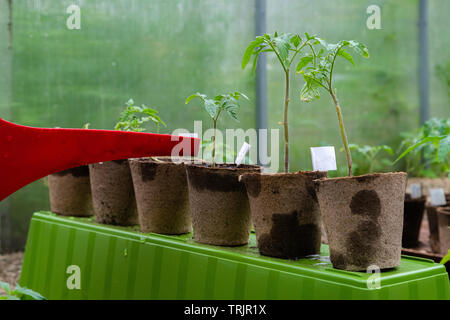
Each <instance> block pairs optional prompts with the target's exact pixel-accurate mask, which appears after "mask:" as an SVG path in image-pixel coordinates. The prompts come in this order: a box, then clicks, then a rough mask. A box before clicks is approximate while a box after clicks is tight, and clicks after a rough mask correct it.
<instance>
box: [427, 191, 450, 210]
mask: <svg viewBox="0 0 450 320" xmlns="http://www.w3.org/2000/svg"><path fill="white" fill-rule="evenodd" d="M430 204H431V205H432V206H445V205H446V204H447V201H446V200H445V193H444V189H442V188H437V189H430Z"/></svg>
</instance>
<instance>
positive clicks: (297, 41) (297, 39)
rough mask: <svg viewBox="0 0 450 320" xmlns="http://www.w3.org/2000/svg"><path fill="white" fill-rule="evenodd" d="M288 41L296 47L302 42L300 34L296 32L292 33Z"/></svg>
mask: <svg viewBox="0 0 450 320" xmlns="http://www.w3.org/2000/svg"><path fill="white" fill-rule="evenodd" d="M290 42H291V43H292V44H293V45H294V46H295V47H298V46H299V45H300V43H301V42H302V39H301V38H300V36H299V35H298V34H296V35H294V36H293V37H292V38H291V40H290Z"/></svg>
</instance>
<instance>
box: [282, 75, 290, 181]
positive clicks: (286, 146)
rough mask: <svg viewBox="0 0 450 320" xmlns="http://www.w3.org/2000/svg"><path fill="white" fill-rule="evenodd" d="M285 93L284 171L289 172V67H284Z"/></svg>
mask: <svg viewBox="0 0 450 320" xmlns="http://www.w3.org/2000/svg"><path fill="white" fill-rule="evenodd" d="M285 75H286V93H285V97H284V118H283V125H284V172H289V127H288V106H289V69H286V73H285Z"/></svg>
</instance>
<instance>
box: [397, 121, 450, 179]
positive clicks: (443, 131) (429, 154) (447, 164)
mask: <svg viewBox="0 0 450 320" xmlns="http://www.w3.org/2000/svg"><path fill="white" fill-rule="evenodd" d="M399 152H402V153H401V154H400V156H399V157H398V158H397V159H396V160H395V162H398V161H399V160H401V159H403V158H405V162H406V171H407V172H408V174H410V175H411V176H414V177H429V178H438V177H442V176H444V175H449V177H450V118H447V119H437V118H432V119H430V120H428V121H427V122H425V124H424V125H423V126H422V127H421V128H420V129H419V130H417V132H414V133H411V134H408V135H406V138H405V139H404V140H403V142H402V144H401V145H400V147H399Z"/></svg>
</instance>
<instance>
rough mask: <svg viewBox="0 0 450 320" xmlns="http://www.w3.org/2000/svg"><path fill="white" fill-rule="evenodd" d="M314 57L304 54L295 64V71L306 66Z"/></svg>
mask: <svg viewBox="0 0 450 320" xmlns="http://www.w3.org/2000/svg"><path fill="white" fill-rule="evenodd" d="M313 59H314V57H313V56H312V55H310V54H309V55H306V56H303V57H301V58H300V61H299V62H298V64H297V68H296V71H297V73H299V72H300V71H301V70H302V69H303V68H304V67H306V66H307V65H308V64H309V63H310V62H311V61H313Z"/></svg>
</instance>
